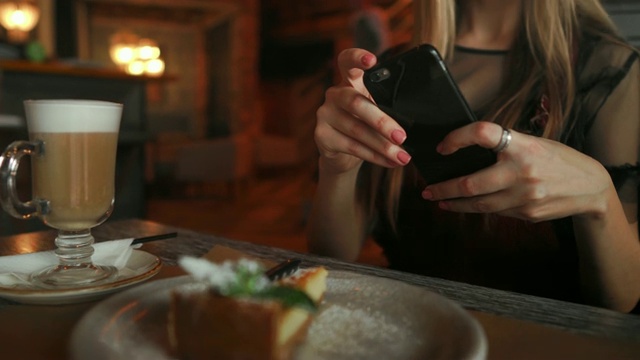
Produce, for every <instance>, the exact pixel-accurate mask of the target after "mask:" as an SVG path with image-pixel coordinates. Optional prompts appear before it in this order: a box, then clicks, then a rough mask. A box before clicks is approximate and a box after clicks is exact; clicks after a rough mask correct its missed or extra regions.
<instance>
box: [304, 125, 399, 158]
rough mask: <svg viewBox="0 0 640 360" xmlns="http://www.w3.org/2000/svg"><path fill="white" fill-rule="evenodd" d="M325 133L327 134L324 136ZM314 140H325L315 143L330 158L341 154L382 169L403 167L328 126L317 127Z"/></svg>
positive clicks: (385, 155)
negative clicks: (382, 167)
mask: <svg viewBox="0 0 640 360" xmlns="http://www.w3.org/2000/svg"><path fill="white" fill-rule="evenodd" d="M352 121H353V120H352ZM325 133H327V134H326V135H325ZM316 138H323V139H325V141H323V142H319V141H317V142H318V143H319V144H321V145H320V147H321V151H322V150H324V154H325V156H327V157H331V156H332V155H329V154H336V153H342V154H347V155H352V156H355V157H358V158H360V159H362V160H364V161H368V162H371V163H374V164H377V165H380V166H384V167H397V166H399V165H403V163H401V162H399V161H398V160H396V161H394V160H393V159H390V158H389V156H388V155H387V154H384V153H380V152H378V151H375V150H374V149H373V148H372V147H371V146H368V145H366V144H364V143H362V142H361V141H358V140H356V139H354V138H352V137H350V136H347V135H345V134H344V133H342V132H340V131H337V130H336V129H335V128H331V127H329V126H319V127H318V128H316ZM396 157H397V155H396ZM407 162H408V161H407Z"/></svg>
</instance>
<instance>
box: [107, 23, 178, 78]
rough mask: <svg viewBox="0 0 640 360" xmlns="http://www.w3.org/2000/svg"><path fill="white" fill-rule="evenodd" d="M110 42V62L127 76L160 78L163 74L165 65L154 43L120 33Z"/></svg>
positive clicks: (133, 35)
mask: <svg viewBox="0 0 640 360" xmlns="http://www.w3.org/2000/svg"><path fill="white" fill-rule="evenodd" d="M110 42H111V46H110V48H109V55H110V56H111V60H113V62H114V63H116V65H118V66H119V67H120V68H121V69H123V70H124V71H125V72H127V73H128V74H131V75H150V76H160V75H162V74H163V73H164V67H165V64H164V61H163V60H162V59H160V48H159V47H158V45H157V44H156V42H155V41H153V40H151V39H139V38H138V36H137V35H135V34H133V33H130V32H127V31H122V32H118V33H116V34H114V35H112V36H111V39H110Z"/></svg>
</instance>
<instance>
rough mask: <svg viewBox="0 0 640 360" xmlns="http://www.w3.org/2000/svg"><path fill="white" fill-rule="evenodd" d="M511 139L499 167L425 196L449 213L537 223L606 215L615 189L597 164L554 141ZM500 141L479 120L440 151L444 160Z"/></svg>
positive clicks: (497, 131) (496, 130)
mask: <svg viewBox="0 0 640 360" xmlns="http://www.w3.org/2000/svg"><path fill="white" fill-rule="evenodd" d="M511 134H512V139H511V142H510V144H509V145H508V147H507V148H505V149H504V150H503V151H501V152H498V153H497V158H498V161H497V163H496V164H494V165H492V166H490V167H488V168H485V169H483V170H480V171H478V172H476V173H474V174H471V175H467V176H463V177H459V178H456V179H452V180H448V181H444V182H441V183H438V184H432V185H429V186H427V187H426V189H425V190H424V191H423V193H422V196H423V197H424V198H425V199H427V200H432V201H440V203H439V206H440V207H441V208H442V209H445V210H450V211H458V212H473V213H498V214H501V215H505V216H511V217H515V218H519V219H524V220H529V221H533V222H538V221H543V220H550V219H557V218H561V217H566V216H571V215H595V216H601V215H603V213H604V212H605V211H606V210H607V206H608V203H607V196H610V195H611V194H610V193H609V194H608V193H607V192H608V191H611V190H612V189H613V184H612V182H611V178H610V177H609V175H608V173H607V171H606V170H605V169H604V167H603V166H602V165H601V164H600V163H599V162H598V161H596V160H595V159H593V158H591V157H589V156H587V155H584V154H582V153H580V152H578V151H576V150H574V149H572V148H570V147H568V146H566V145H563V144H561V143H559V142H556V141H551V140H547V139H543V138H539V137H534V136H529V135H525V134H521V133H517V132H515V131H511ZM501 136H502V128H501V127H500V126H498V125H496V124H493V123H489V122H482V121H481V122H477V123H474V124H471V125H467V126H464V127H462V128H460V129H457V130H455V131H452V132H451V133H450V134H448V135H447V136H446V137H445V139H444V140H443V141H442V142H441V143H440V144H439V145H438V148H437V149H438V151H439V152H440V153H441V154H443V155H447V154H451V153H453V152H455V151H456V150H458V149H460V148H464V147H466V146H470V145H474V144H477V145H480V146H482V147H485V148H489V149H491V148H495V147H496V146H497V145H498V143H499V142H500V139H501Z"/></svg>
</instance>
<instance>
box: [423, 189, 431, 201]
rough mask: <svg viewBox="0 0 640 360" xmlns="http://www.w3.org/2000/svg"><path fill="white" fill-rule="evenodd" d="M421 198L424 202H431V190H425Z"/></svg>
mask: <svg viewBox="0 0 640 360" xmlns="http://www.w3.org/2000/svg"><path fill="white" fill-rule="evenodd" d="M422 198H423V199H425V200H431V199H433V193H432V192H431V190H429V189H425V190H424V191H423V192H422Z"/></svg>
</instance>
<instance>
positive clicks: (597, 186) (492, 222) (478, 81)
mask: <svg viewBox="0 0 640 360" xmlns="http://www.w3.org/2000/svg"><path fill="white" fill-rule="evenodd" d="M414 4H415V9H414V11H415V12H414V14H415V36H414V40H413V42H414V44H419V43H425V42H426V43H432V44H434V45H435V46H436V47H437V48H438V49H439V50H440V52H441V54H442V55H443V56H444V57H445V60H446V61H447V62H448V65H449V68H450V70H451V72H452V74H453V76H454V78H455V80H456V82H457V83H458V86H459V87H460V89H461V91H462V93H463V94H464V95H465V97H466V99H467V101H468V102H469V104H470V106H471V107H472V109H473V110H474V111H475V112H476V113H477V115H478V118H479V119H483V120H484V121H479V122H477V123H474V124H471V125H468V126H464V127H462V128H460V129H457V130H455V131H453V132H451V133H450V134H449V135H447V136H446V137H445V138H444V139H443V140H442V142H441V143H440V144H439V145H438V146H437V151H439V152H440V153H441V154H443V155H446V154H451V153H453V152H455V151H456V150H458V149H460V148H463V147H466V146H469V145H473V144H477V145H480V146H482V147H485V148H489V149H494V150H496V151H498V152H497V163H496V164H495V165H492V166H490V167H488V168H485V169H483V170H480V171H478V172H476V173H474V174H471V175H468V176H463V177H460V178H456V179H452V180H448V181H444V182H441V183H437V184H426V183H425V182H424V181H422V179H421V178H420V176H419V175H418V174H417V173H416V171H415V168H414V167H413V166H412V163H411V162H410V155H409V154H408V153H407V152H406V151H404V150H403V148H402V142H403V141H404V139H405V138H406V133H405V132H404V130H403V129H402V128H401V127H400V126H399V125H398V123H397V122H396V121H395V120H394V119H392V118H390V117H388V116H386V115H385V114H384V113H383V112H382V111H381V110H379V109H378V108H377V107H376V106H375V104H374V103H373V102H372V101H371V100H370V98H369V94H368V92H367V91H366V89H365V88H364V86H363V84H362V73H363V70H365V69H368V68H370V67H372V66H373V65H375V63H376V61H377V60H376V57H375V56H374V55H373V54H371V53H369V52H367V51H365V50H362V49H348V50H345V51H343V52H342V53H341V54H340V55H339V57H338V65H339V68H340V71H341V75H342V78H343V80H342V82H341V83H340V84H338V85H337V86H334V87H332V88H330V89H329V90H328V91H327V92H326V100H325V103H324V104H323V105H322V106H321V107H320V108H319V109H318V111H317V120H318V122H317V126H316V131H315V137H316V143H317V145H318V148H319V151H320V160H319V181H318V187H317V193H316V199H315V202H314V208H313V211H312V215H311V221H310V225H309V248H310V250H311V251H313V252H316V253H320V254H324V255H330V256H335V257H338V258H342V259H345V260H354V259H356V257H357V256H358V254H359V251H360V248H361V245H362V243H363V241H364V240H365V239H366V238H367V237H368V236H369V235H371V234H372V235H373V237H374V239H375V240H376V241H377V242H378V243H379V244H380V245H381V246H382V247H383V249H384V251H385V254H386V256H387V258H388V260H389V262H390V266H391V267H393V268H397V269H400V270H404V271H411V272H416V273H422V274H425V275H430V276H438V277H444V278H449V279H453V280H457V281H464V282H469V283H474V284H479V285H485V286H491V287H496V288H502V289H507V290H513V291H518V292H524V293H529V294H534V295H540V296H546V297H554V298H558V299H564V300H569V301H575V302H583V303H588V304H593V305H598V306H603V307H608V308H611V309H616V310H619V311H624V312H628V311H631V310H632V309H633V308H634V306H636V304H637V303H638V299H639V298H640V286H638V284H640V243H639V241H638V227H637V204H638V194H637V189H638V180H637V169H638V157H639V154H638V151H639V149H640V141H639V136H638V135H639V134H640V105H639V101H638V99H639V96H640V92H639V90H640V81H639V75H640V72H639V71H640V68H639V66H640V65H639V62H638V54H637V53H636V51H634V50H633V49H632V48H631V47H629V46H628V45H626V44H625V43H624V42H623V41H622V40H621V38H620V37H619V35H618V34H617V32H616V30H615V28H614V26H613V24H612V22H611V21H610V19H609V18H608V16H607V14H606V12H605V11H604V10H603V8H602V6H601V5H600V3H599V1H598V0H563V1H557V0H457V1H454V0H448V1H447V0H414ZM503 129H509V130H510V132H509V131H503ZM498 146H499V148H497V147H498Z"/></svg>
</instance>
